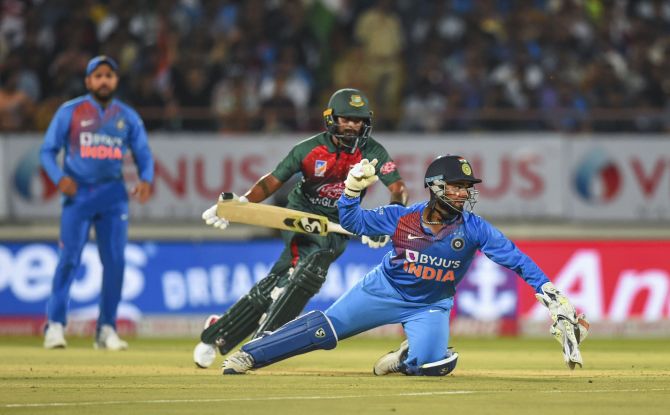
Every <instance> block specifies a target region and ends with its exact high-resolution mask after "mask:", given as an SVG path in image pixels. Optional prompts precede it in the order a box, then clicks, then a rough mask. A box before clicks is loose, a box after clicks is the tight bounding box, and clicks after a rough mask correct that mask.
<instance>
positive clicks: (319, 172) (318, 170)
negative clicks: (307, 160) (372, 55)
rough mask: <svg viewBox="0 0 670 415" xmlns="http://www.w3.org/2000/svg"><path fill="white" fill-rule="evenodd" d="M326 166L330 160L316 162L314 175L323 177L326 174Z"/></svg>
mask: <svg viewBox="0 0 670 415" xmlns="http://www.w3.org/2000/svg"><path fill="white" fill-rule="evenodd" d="M326 167H328V162H327V161H325V160H317V161H315V162H314V175H315V176H316V177H323V176H324V175H325V174H326Z"/></svg>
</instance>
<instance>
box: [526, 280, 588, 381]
mask: <svg viewBox="0 0 670 415" xmlns="http://www.w3.org/2000/svg"><path fill="white" fill-rule="evenodd" d="M541 289H542V293H541V294H539V293H538V294H535V298H537V300H538V301H539V302H540V303H542V304H543V305H544V306H545V307H547V308H548V309H549V312H550V313H551V319H552V320H553V324H552V326H551V328H550V329H549V331H550V332H551V334H552V335H553V336H554V338H555V339H556V340H558V341H559V342H560V343H561V346H562V347H563V360H564V361H565V364H566V365H567V366H568V367H569V368H570V369H574V368H575V366H576V365H579V367H582V363H583V361H582V354H581V352H580V351H579V343H580V342H581V341H582V340H584V338H585V337H586V335H587V334H588V322H587V321H586V319H584V318H583V315H580V316H578V315H577V312H576V311H575V308H574V307H573V306H572V304H570V301H569V300H568V299H567V297H565V296H564V295H563V294H562V293H561V292H560V291H559V290H558V289H557V288H556V287H554V284H552V283H551V282H547V283H544V284H543V285H542V287H541ZM580 319H581V320H582V322H581V323H580ZM584 323H585V324H584ZM582 328H584V332H582ZM582 334H583V335H582Z"/></svg>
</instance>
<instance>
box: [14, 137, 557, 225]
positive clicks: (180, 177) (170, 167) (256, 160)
mask: <svg viewBox="0 0 670 415" xmlns="http://www.w3.org/2000/svg"><path fill="white" fill-rule="evenodd" d="M378 140H379V141H380V142H382V143H383V144H384V146H385V147H386V148H387V150H388V151H389V153H390V154H391V156H392V157H393V158H394V159H395V161H396V163H397V166H398V169H399V171H400V173H401V175H402V176H403V179H404V180H405V182H406V183H407V186H408V189H409V191H410V195H411V197H410V201H411V202H418V201H421V200H424V199H425V198H426V197H427V192H426V191H425V189H424V187H423V176H424V173H425V170H426V167H427V166H428V164H429V163H430V162H431V160H433V159H434V158H435V157H436V156H438V155H441V154H446V153H450V154H460V155H463V156H465V157H466V158H468V160H469V161H470V162H471V163H472V165H473V168H474V171H475V174H476V175H477V176H479V177H481V178H482V179H483V180H484V182H483V183H482V184H481V185H479V187H478V188H479V190H480V196H479V202H480V203H479V204H478V205H477V207H476V212H478V213H481V214H483V215H485V216H487V217H491V218H521V219H523V218H560V217H561V216H562V215H563V214H564V206H563V200H562V199H561V193H560V190H561V189H562V188H563V187H564V185H563V183H562V178H563V176H562V174H561V171H562V169H561V160H562V142H561V140H560V138H559V137H558V136H543V137H541V138H538V137H537V136H532V137H530V136H516V135H514V136H503V137H500V136H477V137H473V136H470V135H458V136H456V135H455V136H450V135H441V136H422V137H421V138H420V139H418V138H417V137H415V136H409V135H405V134H395V135H391V134H389V135H381V136H380V137H378ZM40 141H41V137H32V138H26V137H22V138H21V139H10V140H8V142H7V143H6V148H7V149H8V151H9V152H10V153H9V154H12V157H11V158H10V159H9V161H8V163H7V166H5V172H6V173H9V175H10V176H16V175H17V174H18V175H19V176H20V180H18V181H16V183H21V185H20V186H17V185H11V186H10V192H9V198H10V207H11V211H10V212H11V215H12V216H13V217H16V218H26V219H29V218H44V217H57V216H58V214H59V207H58V199H59V197H58V194H57V192H56V191H55V188H54V187H53V184H51V183H50V182H49V180H48V178H47V177H46V175H44V174H43V172H41V169H40V168H39V164H35V161H36V160H38V158H37V156H38V154H37V151H38V149H39V145H40ZM296 143H297V140H296V139H295V138H292V137H268V136H253V135H251V136H243V137H235V138H227V137H221V136H202V137H198V138H193V137H192V136H186V135H177V136H161V135H158V134H154V135H153V136H152V137H151V139H150V144H151V148H152V150H153V153H154V158H155V161H156V174H155V189H154V190H155V193H154V196H153V199H152V200H151V202H150V203H148V204H146V205H144V206H140V205H139V204H137V203H132V204H131V212H132V214H133V216H134V217H136V218H137V217H142V218H151V219H167V218H179V219H192V218H197V217H199V216H200V213H201V212H202V211H203V210H204V209H205V208H207V207H208V206H210V205H211V204H212V203H214V202H215V201H216V198H217V196H218V194H219V193H220V192H222V191H234V192H236V193H238V194H242V193H244V192H245V191H246V190H247V189H248V188H249V187H250V186H251V185H252V184H253V183H254V182H255V181H256V180H258V178H259V177H260V176H262V175H263V174H265V173H267V172H269V171H271V170H272V169H274V167H275V166H276V165H277V163H278V162H279V161H280V160H281V158H282V157H284V156H285V155H286V154H287V153H288V151H289V149H290V148H291V147H292V146H293V145H295V144H296ZM126 166H127V169H125V172H124V174H125V176H126V180H127V182H128V187H129V188H130V187H132V184H133V182H134V181H135V180H136V175H135V172H134V168H133V166H132V162H131V161H130V160H128V162H127V164H126ZM388 200H389V195H388V192H387V191H386V190H385V189H384V187H383V186H381V185H377V186H374V187H373V188H372V189H371V190H370V192H369V193H368V196H367V197H366V201H365V206H368V207H372V206H378V205H382V204H386V203H388Z"/></svg>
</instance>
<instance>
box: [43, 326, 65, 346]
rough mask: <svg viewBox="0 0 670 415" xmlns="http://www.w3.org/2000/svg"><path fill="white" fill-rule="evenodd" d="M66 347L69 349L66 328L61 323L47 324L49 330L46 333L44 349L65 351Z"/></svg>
mask: <svg viewBox="0 0 670 415" xmlns="http://www.w3.org/2000/svg"><path fill="white" fill-rule="evenodd" d="M65 347H67V342H66V341H65V328H64V327H63V325H62V324H61V323H56V322H54V321H50V322H49V323H48V324H47V330H46V331H45V332H44V348H45V349H64V348H65Z"/></svg>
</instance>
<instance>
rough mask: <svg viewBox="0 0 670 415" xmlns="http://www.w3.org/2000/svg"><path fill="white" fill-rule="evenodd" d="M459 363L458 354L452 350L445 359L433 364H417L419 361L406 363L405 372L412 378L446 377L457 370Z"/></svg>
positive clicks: (413, 360) (414, 360)
mask: <svg viewBox="0 0 670 415" xmlns="http://www.w3.org/2000/svg"><path fill="white" fill-rule="evenodd" d="M457 363H458V353H456V352H452V351H451V350H450V351H448V352H447V355H446V356H444V358H442V359H439V360H436V361H433V362H427V363H422V364H417V359H412V360H410V361H405V362H404V368H403V369H404V370H403V371H404V372H405V374H407V375H411V376H446V375H448V374H450V373H451V372H453V371H454V369H456V364H457Z"/></svg>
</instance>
